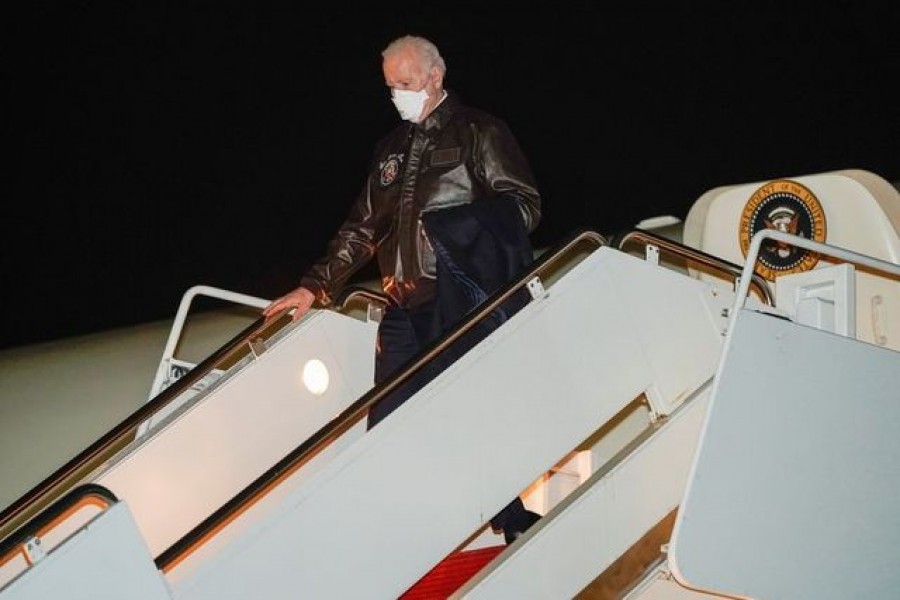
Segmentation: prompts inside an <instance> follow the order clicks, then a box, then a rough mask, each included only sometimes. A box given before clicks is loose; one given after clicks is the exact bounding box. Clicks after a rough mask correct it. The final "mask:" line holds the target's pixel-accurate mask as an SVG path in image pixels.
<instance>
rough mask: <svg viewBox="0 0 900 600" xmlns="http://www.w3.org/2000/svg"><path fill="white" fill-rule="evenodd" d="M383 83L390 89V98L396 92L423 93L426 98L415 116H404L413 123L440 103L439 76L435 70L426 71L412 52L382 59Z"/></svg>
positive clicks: (438, 72)
mask: <svg viewBox="0 0 900 600" xmlns="http://www.w3.org/2000/svg"><path fill="white" fill-rule="evenodd" d="M382 71H383V72H384V83H385V85H386V86H387V87H388V88H389V89H390V91H391V96H392V97H393V96H396V94H395V92H397V91H406V92H423V91H424V93H425V94H427V98H426V99H425V101H424V104H422V109H421V111H419V110H418V108H417V109H416V111H415V112H417V113H418V114H417V115H409V116H404V118H407V119H409V120H412V121H413V122H417V123H418V122H421V121H422V120H424V119H425V118H426V117H427V116H428V115H429V114H430V113H431V111H432V110H434V108H435V107H436V106H437V105H438V102H440V100H441V98H442V96H443V93H442V90H441V89H440V87H439V86H440V82H441V74H440V71H439V70H438V69H437V68H432V69H431V70H430V71H428V70H426V69H425V67H424V65H423V64H422V62H421V60H420V59H419V58H418V56H417V55H416V53H415V52H414V51H413V50H405V51H401V52H397V53H395V54H393V55H391V56H389V57H387V58H385V59H384V62H383V63H382Z"/></svg>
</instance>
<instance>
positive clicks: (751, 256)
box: [729, 229, 900, 328]
mask: <svg viewBox="0 0 900 600" xmlns="http://www.w3.org/2000/svg"><path fill="white" fill-rule="evenodd" d="M766 239H770V240H775V241H776V242H783V243H785V244H789V245H792V246H797V247H800V248H804V249H806V250H809V251H810V252H815V253H817V254H820V255H824V256H832V257H834V258H839V259H841V260H843V261H844V262H848V263H853V264H857V265H862V266H864V267H868V268H869V269H872V270H874V271H878V272H880V273H890V274H891V275H892V276H893V277H896V278H900V265H897V264H894V263H892V262H888V261H885V260H880V259H878V258H873V257H871V256H866V255H865V254H859V253H858V252H853V251H852V250H847V249H845V248H841V247H840V246H831V245H829V244H823V243H821V242H816V241H813V240H810V239H807V238H805V237H800V236H798V235H793V234H790V233H785V232H783V231H778V230H777V229H760V230H759V231H757V232H756V233H755V234H754V235H753V238H752V239H751V240H750V247H749V248H748V249H747V262H746V263H744V270H743V273H742V274H741V279H740V282H741V283H740V286H738V290H737V295H736V297H735V300H734V309H733V310H732V311H731V318H732V320H733V319H734V318H735V317H736V316H737V312H738V310H740V309H741V308H743V307H744V305H745V303H746V296H747V292H748V290H749V285H750V283H749V274H750V273H752V272H753V271H754V269H755V268H756V262H757V261H758V260H759V249H760V247H761V246H762V243H763V240H766ZM729 328H730V327H729Z"/></svg>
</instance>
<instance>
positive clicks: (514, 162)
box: [477, 119, 541, 233]
mask: <svg viewBox="0 0 900 600" xmlns="http://www.w3.org/2000/svg"><path fill="white" fill-rule="evenodd" d="M481 133H482V135H481V136H480V139H479V143H478V153H477V160H478V162H479V167H480V168H479V170H480V171H481V174H482V176H483V177H484V180H485V183H486V184H487V185H488V186H489V187H490V188H491V189H492V190H493V191H494V192H495V194H496V195H497V196H506V197H511V198H513V199H515V200H516V202H517V203H518V205H519V210H520V211H521V212H522V218H523V219H524V221H525V229H526V230H527V231H528V232H529V233H531V232H532V231H534V230H535V228H536V227H537V226H538V223H539V222H540V220H541V196H540V193H539V192H538V190H537V184H536V183H535V180H534V175H533V174H532V172H531V167H530V166H529V164H528V159H526V158H525V154H524V153H523V152H522V149H521V148H520V147H519V143H518V142H517V141H516V138H515V136H513V134H512V131H510V129H509V127H508V126H507V125H506V123H504V122H503V121H501V120H499V119H490V120H488V122H487V123H485V124H484V127H483V128H482V131H481Z"/></svg>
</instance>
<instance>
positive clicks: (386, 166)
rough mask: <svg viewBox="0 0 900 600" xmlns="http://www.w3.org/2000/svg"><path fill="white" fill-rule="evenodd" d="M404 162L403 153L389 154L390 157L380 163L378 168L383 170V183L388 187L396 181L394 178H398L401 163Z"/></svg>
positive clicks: (381, 177)
mask: <svg viewBox="0 0 900 600" xmlns="http://www.w3.org/2000/svg"><path fill="white" fill-rule="evenodd" d="M402 164H403V154H402V153H401V154H388V157H387V158H386V159H384V160H383V161H381V162H380V163H378V168H379V170H380V171H381V175H380V177H379V178H380V180H381V185H382V186H384V187H387V186H389V185H391V184H392V183H394V180H395V179H397V175H399V174H400V165H402Z"/></svg>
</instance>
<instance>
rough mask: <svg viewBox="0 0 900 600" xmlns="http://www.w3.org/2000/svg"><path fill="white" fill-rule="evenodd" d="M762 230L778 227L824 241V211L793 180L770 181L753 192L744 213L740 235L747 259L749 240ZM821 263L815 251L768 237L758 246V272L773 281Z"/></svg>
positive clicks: (814, 197)
mask: <svg viewBox="0 0 900 600" xmlns="http://www.w3.org/2000/svg"><path fill="white" fill-rule="evenodd" d="M760 229H776V230H778V231H783V232H785V233H790V234H793V235H798V236H802V237H805V238H806V239H809V240H813V241H816V242H824V241H825V211H823V210H822V205H821V204H819V199H818V198H816V196H815V194H813V193H812V192H811V191H810V190H809V188H807V187H806V186H804V185H801V184H799V183H797V182H796V181H791V180H790V179H778V180H775V181H770V182H769V183H766V184H765V185H763V186H760V188H759V189H757V190H756V191H755V192H753V195H752V196H750V199H749V200H748V201H747V204H746V205H744V211H743V212H742V213H741V223H740V230H739V231H738V237H739V239H740V242H741V253H742V254H743V255H744V258H747V251H748V250H749V248H750V240H751V239H752V238H753V235H754V234H755V233H756V232H757V231H759V230H760ZM818 262H819V255H818V254H817V253H815V252H810V251H809V250H806V249H804V248H798V247H796V246H791V245H790V244H785V243H782V242H776V241H774V240H766V241H764V242H763V244H762V246H760V249H759V261H758V262H757V264H756V272H757V273H759V274H760V275H761V276H762V277H764V278H766V279H768V280H769V281H773V280H774V279H775V277H777V276H778V275H787V274H788V273H799V272H802V271H808V270H810V269H812V268H813V267H814V266H816V263H818Z"/></svg>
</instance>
